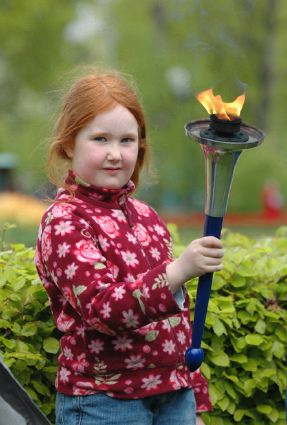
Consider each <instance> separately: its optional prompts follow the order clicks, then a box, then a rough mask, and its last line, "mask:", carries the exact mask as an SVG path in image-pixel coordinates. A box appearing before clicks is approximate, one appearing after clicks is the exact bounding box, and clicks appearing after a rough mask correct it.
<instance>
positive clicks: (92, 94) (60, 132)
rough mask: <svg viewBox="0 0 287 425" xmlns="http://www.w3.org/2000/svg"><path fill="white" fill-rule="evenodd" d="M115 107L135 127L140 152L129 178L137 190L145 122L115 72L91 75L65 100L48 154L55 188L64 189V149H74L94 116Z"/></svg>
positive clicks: (143, 154) (130, 92)
mask: <svg viewBox="0 0 287 425" xmlns="http://www.w3.org/2000/svg"><path fill="white" fill-rule="evenodd" d="M116 103H119V104H120V105H122V106H124V107H125V108H127V109H128V110H129V111H130V112H131V113H132V114H133V116H134V117H135V119H136V120H137V123H138V140H139V151H138V157H137V161H136V166H135V169H134V172H133V175H132V177H131V180H132V181H133V182H134V184H135V186H136V187H137V185H138V181H139V174H140V171H141V169H142V167H143V165H144V164H146V162H147V159H148V151H149V146H148V143H147V139H146V122H145V116H144V111H143V108H142V106H141V104H140V102H139V100H138V97H137V94H136V91H135V89H134V88H133V87H132V86H131V84H129V83H128V82H127V81H126V79H125V78H124V77H123V76H122V75H120V74H119V73H118V72H115V71H112V72H108V73H93V74H89V75H86V76H85V77H83V78H80V79H78V80H77V81H76V82H75V83H74V84H73V85H72V86H71V88H70V90H69V91H68V93H67V94H66V96H65V98H64V103H63V106H62V109H61V111H60V115H59V118H58V121H57V123H56V128H55V132H54V136H53V139H52V142H51V144H50V146H49V150H48V159H47V165H46V169H47V175H48V178H49V180H50V181H51V182H52V183H53V184H55V185H56V186H57V187H60V186H65V184H64V180H65V177H66V174H67V170H68V169H69V168H70V166H71V159H70V158H69V157H68V155H67V153H66V149H67V147H70V148H73V147H74V143H75V136H76V134H77V133H78V131H79V130H80V129H81V128H83V127H84V126H85V125H86V124H87V123H88V122H89V121H91V120H92V119H93V118H94V117H95V116H96V115H98V114H101V113H103V112H106V111H108V110H110V109H112V108H113V107H114V106H115V104H116Z"/></svg>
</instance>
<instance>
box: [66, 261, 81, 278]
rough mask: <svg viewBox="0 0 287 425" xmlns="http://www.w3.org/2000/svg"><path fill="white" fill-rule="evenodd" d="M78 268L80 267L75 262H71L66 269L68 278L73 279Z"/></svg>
mask: <svg viewBox="0 0 287 425" xmlns="http://www.w3.org/2000/svg"><path fill="white" fill-rule="evenodd" d="M78 268H79V267H78V266H77V265H76V264H75V263H72V264H69V265H68V267H67V268H66V270H65V275H66V276H67V279H72V278H73V277H74V276H75V274H76V270H77V269H78Z"/></svg>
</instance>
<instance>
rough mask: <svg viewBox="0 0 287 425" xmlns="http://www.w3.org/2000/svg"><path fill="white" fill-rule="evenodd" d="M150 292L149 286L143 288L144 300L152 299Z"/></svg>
mask: <svg viewBox="0 0 287 425" xmlns="http://www.w3.org/2000/svg"><path fill="white" fill-rule="evenodd" d="M149 290H150V288H149V287H148V286H147V285H143V286H142V295H143V297H144V298H149V297H150V293H149Z"/></svg>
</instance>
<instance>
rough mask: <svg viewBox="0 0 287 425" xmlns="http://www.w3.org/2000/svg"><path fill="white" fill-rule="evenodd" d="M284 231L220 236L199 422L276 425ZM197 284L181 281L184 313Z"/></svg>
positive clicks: (286, 281)
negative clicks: (207, 399)
mask: <svg viewBox="0 0 287 425" xmlns="http://www.w3.org/2000/svg"><path fill="white" fill-rule="evenodd" d="M286 232H287V228H281V229H279V230H278V231H277V233H276V236H275V237H273V238H271V237H268V238H264V239H259V240H252V239H249V238H247V237H245V236H243V235H240V234H238V233H229V232H225V236H224V239H223V241H224V247H225V257H224V268H223V270H222V271H221V272H220V273H216V274H215V276H214V281H213V290H212V295H211V298H210V302H209V308H208V314H207V318H206V328H205V333H204V338H203V340H204V342H203V344H202V346H203V348H204V349H205V357H206V359H205V362H204V363H203V365H202V369H201V370H202V372H203V374H204V375H205V376H206V378H207V379H208V381H209V389H210V394H211V399H212V402H213V405H214V411H213V412H212V413H209V414H206V415H204V416H205V418H204V420H205V422H206V424H211V425H215V424H222V425H228V424H233V423H244V424H246V425H247V424H252V425H261V424H262V425H263V424H264V425H265V424H267V423H268V424H277V425H279V424H280V425H281V424H282V425H283V424H284V423H285V421H284V418H285V416H284V399H285V391H286V377H287V368H286V346H287V332H286V328H287V311H286V308H287V254H286V253H287V238H286V234H287V233H286ZM196 287H197V283H196V281H191V282H190V283H189V294H190V296H191V300H192V308H193V305H194V304H193V303H194V299H195V293H196Z"/></svg>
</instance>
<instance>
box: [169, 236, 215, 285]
mask: <svg viewBox="0 0 287 425" xmlns="http://www.w3.org/2000/svg"><path fill="white" fill-rule="evenodd" d="M222 257H223V249H222V243H221V241H220V239H217V238H215V237H214V236H205V237H203V238H200V239H195V240H194V241H192V242H191V243H190V244H189V245H188V247H187V248H186V249H185V251H184V252H183V253H182V254H181V255H180V257H179V258H177V259H176V260H175V261H173V262H172V263H170V264H169V265H168V266H167V268H166V273H167V278H168V281H169V284H170V288H171V291H172V292H173V293H175V292H176V291H177V290H178V289H179V288H180V286H181V285H183V284H184V283H185V282H186V281H187V280H189V279H192V278H193V277H196V276H201V275H203V274H205V273H209V272H216V271H218V270H221V269H222Z"/></svg>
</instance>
